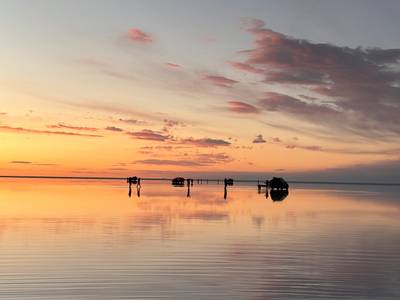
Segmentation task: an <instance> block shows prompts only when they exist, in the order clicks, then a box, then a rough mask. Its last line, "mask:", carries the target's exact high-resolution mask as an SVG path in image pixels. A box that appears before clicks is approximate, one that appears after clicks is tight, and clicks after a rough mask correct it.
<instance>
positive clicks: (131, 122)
mask: <svg viewBox="0 0 400 300" xmlns="http://www.w3.org/2000/svg"><path fill="white" fill-rule="evenodd" d="M119 121H120V122H123V123H127V124H134V125H147V122H146V121H143V120H137V119H123V118H120V119H119Z"/></svg>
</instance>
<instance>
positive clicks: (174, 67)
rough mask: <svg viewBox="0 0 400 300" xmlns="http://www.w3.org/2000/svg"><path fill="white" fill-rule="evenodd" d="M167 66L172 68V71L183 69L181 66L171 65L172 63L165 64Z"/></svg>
mask: <svg viewBox="0 0 400 300" xmlns="http://www.w3.org/2000/svg"><path fill="white" fill-rule="evenodd" d="M165 66H167V67H169V68H172V69H178V68H182V66H181V65H178V64H174V63H170V62H167V63H165Z"/></svg>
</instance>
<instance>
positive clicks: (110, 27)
mask: <svg viewBox="0 0 400 300" xmlns="http://www.w3.org/2000/svg"><path fill="white" fill-rule="evenodd" d="M0 4H1V9H0V36H1V40H2V42H1V47H0V141H1V142H0V175H68V176H128V175H132V176H133V175H140V176H167V175H168V174H176V173H181V174H189V173H190V174H192V173H203V174H208V175H209V174H211V173H215V174H223V173H224V172H226V173H229V172H236V174H239V173H243V174H248V176H250V177H251V176H252V174H253V175H254V176H255V175H256V174H258V175H259V174H262V173H268V174H284V175H285V174H303V175H302V176H303V177H301V176H300V177H301V178H304V179H307V178H313V179H316V178H319V177H318V176H319V175H321V176H322V174H328V173H330V174H333V173H335V174H336V175H335V176H339V177H340V175H338V174H340V172H342V173H343V174H346V173H347V174H354V173H351V172H354V170H355V169H358V170H362V171H360V172H359V173H360V174H359V175H360V177H358V178H363V177H362V176H361V175H362V174H361V173H363V172H364V173H365V172H367V173H368V172H374V174H373V176H372V177H371V178H369V179H371V180H372V179H374V178H375V179H374V180H378V181H379V180H380V179H381V178H387V176H389V177H391V178H392V179H393V180H392V181H394V182H395V181H399V182H400V178H399V176H400V172H399V170H400V163H399V161H400V144H399V142H400V19H399V17H398V13H399V12H400V2H399V1H364V0H360V1H355V0H354V1H311V0H309V1H308V0H303V1H282V0H279V1H100V0H96V1H51V0H48V1H44V0H42V1H20V0H13V1H11V0H10V1H6V0H0ZM324 172H325V173H324ZM307 176H308V177H307ZM354 176H355V178H354V179H355V180H356V179H357V178H356V177H357V175H354ZM374 176H375V177H374ZM380 176H383V177H380ZM384 176H386V177H384ZM300 177H299V178H300ZM321 178H322V177H321Z"/></svg>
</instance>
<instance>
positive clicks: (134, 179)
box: [126, 176, 140, 184]
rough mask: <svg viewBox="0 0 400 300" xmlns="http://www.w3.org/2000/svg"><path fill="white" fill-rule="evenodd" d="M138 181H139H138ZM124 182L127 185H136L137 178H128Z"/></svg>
mask: <svg viewBox="0 0 400 300" xmlns="http://www.w3.org/2000/svg"><path fill="white" fill-rule="evenodd" d="M139 180H140V179H139ZM126 182H127V183H129V184H137V182H138V178H137V177H136V176H133V177H128V178H127V179H126Z"/></svg>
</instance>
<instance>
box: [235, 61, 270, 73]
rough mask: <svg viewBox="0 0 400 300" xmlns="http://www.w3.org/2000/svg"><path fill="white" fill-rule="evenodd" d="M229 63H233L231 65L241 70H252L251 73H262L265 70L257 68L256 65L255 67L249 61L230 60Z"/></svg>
mask: <svg viewBox="0 0 400 300" xmlns="http://www.w3.org/2000/svg"><path fill="white" fill-rule="evenodd" d="M228 64H230V65H231V67H233V68H235V69H237V70H240V71H246V72H250V73H255V74H262V73H263V70H261V69H257V68H255V67H253V66H252V65H250V64H247V63H241V62H236V61H228Z"/></svg>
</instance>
